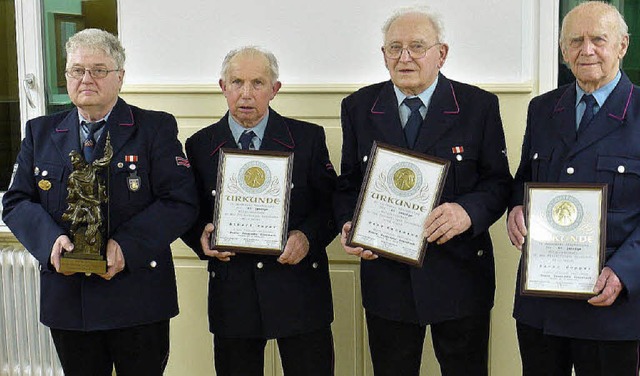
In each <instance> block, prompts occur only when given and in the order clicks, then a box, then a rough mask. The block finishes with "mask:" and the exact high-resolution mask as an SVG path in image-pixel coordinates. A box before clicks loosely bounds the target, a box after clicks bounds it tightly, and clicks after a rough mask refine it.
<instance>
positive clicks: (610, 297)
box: [588, 266, 624, 307]
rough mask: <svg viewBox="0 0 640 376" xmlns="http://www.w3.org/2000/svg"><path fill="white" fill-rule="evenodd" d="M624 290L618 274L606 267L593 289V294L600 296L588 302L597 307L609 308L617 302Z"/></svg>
mask: <svg viewBox="0 0 640 376" xmlns="http://www.w3.org/2000/svg"><path fill="white" fill-rule="evenodd" d="M623 288H624V286H623V285H622V282H621V281H620V278H618V276H617V275H616V273H614V271H613V270H612V269H611V268H610V267H608V266H605V267H604V268H603V269H602V273H600V276H599V277H598V280H597V281H596V286H595V287H594V288H593V292H595V293H596V294H598V295H596V296H594V297H593V298H591V299H589V300H588V302H589V304H591V305H593V306H596V307H608V306H610V305H612V304H613V302H615V301H616V299H617V298H618V295H620V292H621V291H622V289H623Z"/></svg>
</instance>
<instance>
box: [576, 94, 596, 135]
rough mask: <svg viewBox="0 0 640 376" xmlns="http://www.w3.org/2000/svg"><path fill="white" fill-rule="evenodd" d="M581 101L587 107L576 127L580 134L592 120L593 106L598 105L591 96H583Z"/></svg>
mask: <svg viewBox="0 0 640 376" xmlns="http://www.w3.org/2000/svg"><path fill="white" fill-rule="evenodd" d="M581 101H583V102H584V104H586V105H587V106H586V107H585V109H584V114H583V115H582V120H580V125H579V126H578V131H580V132H582V131H584V130H585V129H586V128H587V126H588V125H589V123H590V122H591V119H593V116H594V112H595V111H594V110H595V106H596V105H597V104H598V103H596V99H595V98H594V97H593V95H591V94H585V95H583V96H582V99H581Z"/></svg>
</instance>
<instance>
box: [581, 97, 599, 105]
mask: <svg viewBox="0 0 640 376" xmlns="http://www.w3.org/2000/svg"><path fill="white" fill-rule="evenodd" d="M581 100H582V101H583V102H584V104H586V105H587V108H592V107H593V105H594V104H596V98H594V97H593V95H591V94H585V95H583V96H582V99H581Z"/></svg>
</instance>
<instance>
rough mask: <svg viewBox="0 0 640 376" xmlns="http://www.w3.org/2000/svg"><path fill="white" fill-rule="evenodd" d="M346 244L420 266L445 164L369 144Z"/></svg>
mask: <svg viewBox="0 0 640 376" xmlns="http://www.w3.org/2000/svg"><path fill="white" fill-rule="evenodd" d="M369 161H370V162H369V165H368V166H367V171H366V174H365V177H364V181H363V186H362V188H361V189H360V196H359V197H358V203H357V205H356V210H355V215H354V217H353V221H352V227H351V232H350V233H349V239H347V244H348V245H350V246H352V247H363V248H364V249H368V250H371V251H373V252H374V253H376V254H379V255H380V256H383V257H387V258H390V259H393V260H396V261H400V262H404V263H407V264H411V265H418V266H420V265H422V260H423V258H424V252H425V250H426V246H427V241H426V239H425V238H424V236H423V235H422V234H423V232H424V224H425V221H426V219H427V216H428V215H429V213H430V212H431V210H432V209H433V208H434V207H435V206H436V205H437V204H438V202H439V200H440V195H441V193H442V187H443V185H444V181H445V178H446V176H447V170H448V168H449V161H446V160H443V159H438V158H434V157H429V156H426V155H424V154H420V153H415V152H413V151H409V150H405V149H401V148H398V147H394V146H391V145H386V144H383V143H378V142H374V144H373V147H372V149H371V154H370V156H369Z"/></svg>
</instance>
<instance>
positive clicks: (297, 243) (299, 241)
mask: <svg viewBox="0 0 640 376" xmlns="http://www.w3.org/2000/svg"><path fill="white" fill-rule="evenodd" d="M307 253H309V239H307V236H306V235H305V234H304V233H303V232H302V231H300V230H293V231H289V238H288V239H287V244H286V245H285V246H284V252H282V254H281V255H280V257H278V262H279V263H281V264H290V265H295V264H297V263H299V262H300V261H302V259H303V258H305V257H306V256H307Z"/></svg>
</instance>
